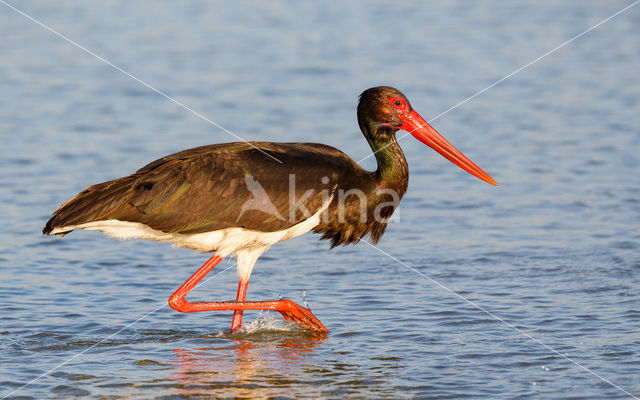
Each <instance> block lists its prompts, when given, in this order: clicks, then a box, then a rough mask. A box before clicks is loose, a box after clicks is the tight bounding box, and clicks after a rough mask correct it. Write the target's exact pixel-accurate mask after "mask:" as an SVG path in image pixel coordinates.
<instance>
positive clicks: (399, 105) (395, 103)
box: [389, 97, 409, 112]
mask: <svg viewBox="0 0 640 400" xmlns="http://www.w3.org/2000/svg"><path fill="white" fill-rule="evenodd" d="M389 104H391V107H393V108H395V109H396V110H398V111H402V112H405V111H408V110H409V105H408V104H407V102H406V100H405V99H403V98H402V97H389Z"/></svg>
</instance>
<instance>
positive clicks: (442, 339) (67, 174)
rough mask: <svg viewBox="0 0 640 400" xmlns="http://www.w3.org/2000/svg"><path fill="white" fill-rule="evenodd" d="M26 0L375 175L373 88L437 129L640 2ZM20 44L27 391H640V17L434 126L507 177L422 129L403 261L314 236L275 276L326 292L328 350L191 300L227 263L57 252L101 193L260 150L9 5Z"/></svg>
mask: <svg viewBox="0 0 640 400" xmlns="http://www.w3.org/2000/svg"><path fill="white" fill-rule="evenodd" d="M13 3H15V5H16V6H17V7H19V8H20V9H21V10H23V11H24V12H26V13H28V14H29V15H31V16H33V17H34V18H36V19H38V20H40V21H42V22H43V23H45V24H47V25H49V26H51V28H53V29H55V30H57V31H59V32H60V33H62V34H64V35H66V36H68V37H69V38H70V39H71V40H74V41H77V42H78V43H79V44H81V45H82V46H85V47H86V48H87V49H90V50H91V51H94V52H95V53H96V54H98V55H99V56H101V57H104V58H105V59H107V60H109V61H110V62H112V63H114V64H115V65H117V66H119V67H120V68H122V69H124V70H126V71H127V72H129V73H130V74H132V75H134V76H136V77H139V78H140V79H142V80H144V81H145V82H148V83H149V84H150V85H152V86H154V87H156V88H158V89H160V90H162V91H164V92H165V93H167V94H168V95H170V96H172V97H174V98H176V99H177V100H179V101H181V102H183V103H184V104H186V105H187V106H188V107H191V108H192V109H193V110H196V111H198V112H200V113H202V114H203V115H205V116H207V117H208V118H210V119H211V120H212V121H214V122H216V123H218V124H220V125H222V126H224V127H225V128H227V129H229V130H230V131H232V132H235V133H236V134H238V135H240V136H241V137H243V138H245V139H248V140H274V141H317V142H323V143H327V144H330V145H333V146H336V147H339V148H341V149H343V150H344V151H345V152H347V153H348V154H349V155H351V156H352V157H353V158H354V159H355V160H360V159H362V158H363V157H365V156H366V155H367V154H369V150H368V147H367V145H366V142H365V141H364V139H363V138H362V137H361V135H360V133H359V131H358V129H357V124H356V121H355V109H354V108H355V102H356V98H357V95H358V94H359V93H360V92H361V91H362V90H363V89H365V88H367V87H370V86H374V85H380V84H391V85H393V86H396V87H398V88H400V89H401V90H403V91H404V92H405V94H407V96H408V97H409V98H410V99H411V101H412V104H413V106H414V107H415V108H416V109H417V110H418V111H420V112H421V113H422V115H423V116H424V117H425V118H426V119H430V118H433V117H435V116H437V115H439V114H440V113H441V112H443V111H445V110H447V109H448V108H450V107H452V106H453V105H455V104H457V103H459V102H460V101H462V100H464V99H466V98H468V97H469V96H471V95H473V94H474V93H476V92H478V91H479V90H481V89H483V88H485V87H487V86H489V85H490V84H491V83H493V82H495V81H496V80H498V79H501V78H503V77H504V76H506V75H508V74H510V73H512V72H513V71H515V70H516V69H517V68H519V67H521V66H523V65H526V64H527V63H529V62H531V61H533V60H534V59H536V58H537V57H539V56H541V55H542V54H544V53H546V52H547V51H549V50H551V49H553V48H555V47H556V46H558V45H560V44H561V43H563V42H565V41H566V40H568V39H570V38H571V37H573V36H575V35H578V34H579V33H581V32H583V31H584V30H586V29H587V28H589V27H591V26H593V25H595V24H596V23H598V22H600V21H602V20H603V19H605V18H607V17H609V16H610V15H612V14H614V13H615V12H617V11H619V10H621V9H622V8H624V7H625V6H626V5H628V4H631V2H629V1H627V2H625V1H610V2H600V1H583V2H572V3H566V4H562V3H559V2H552V1H542V2H541V1H535V2H534V1H530V2H518V3H504V2H482V3H469V2H465V1H457V2H447V3H446V4H445V5H436V4H433V5H431V6H428V7H427V6H425V5H424V4H423V2H408V3H407V2H402V3H398V4H395V3H394V4H392V3H389V2H370V3H368V4H367V5H366V6H365V5H363V4H359V3H355V2H329V3H326V2H323V3H318V4H317V5H311V4H293V3H289V2H265V3H250V4H238V5H231V4H230V3H228V2H227V3H218V4H215V3H209V2H189V3H182V2H177V3H176V2H135V3H130V2H124V1H122V2H108V3H104V4H98V3H85V2H78V1H63V2H45V1H22V2H13ZM0 34H1V36H2V40H1V41H0V54H1V57H0V135H1V138H2V141H1V145H0V146H1V149H2V157H1V158H0V218H1V220H0V221H1V222H2V227H3V229H2V231H1V232H0V396H7V395H10V398H16V399H17V398H25V399H26V398H37V399H39V398H64V399H68V398H75V397H83V396H88V397H90V398H105V399H106V398H135V399H144V398H172V399H173V398H191V397H194V398H195V397H205V398H207V397H208V398H225V397H226V398H231V397H233V398H269V397H273V398H344V397H348V398H372V397H376V398H380V397H382V398H424V399H427V398H438V399H442V398H455V399H459V398H533V399H548V398H576V399H577V398H580V399H586V398H589V399H604V398H607V399H614V398H630V395H629V394H635V395H636V396H640V379H639V378H638V377H639V376H640V298H639V289H640V252H639V249H640V231H639V229H638V228H639V226H640V179H639V178H638V167H639V163H638V154H639V151H640V135H639V132H640V124H639V122H640V119H639V118H638V115H639V114H638V111H639V109H640V102H639V98H640V78H639V76H638V72H637V71H640V46H638V43H640V5H639V6H635V7H632V8H631V9H629V10H628V11H626V12H624V13H622V14H620V15H619V16H617V17H615V18H613V19H611V20H610V21H608V22H606V23H604V24H603V25H601V26H600V27H598V28H597V29H595V30H593V31H592V32H589V33H588V34H585V35H584V36H582V37H581V38H579V39H577V40H576V41H575V42H573V43H571V44H569V45H567V46H566V47H563V48H562V49H560V50H558V51H556V52H554V53H553V54H551V55H549V56H547V57H545V58H543V59H542V60H540V61H538V62H536V63H535V64H533V65H531V66H530V67H528V68H526V69H524V70H522V71H521V72H519V73H518V74H516V75H514V76H513V77H511V78H509V79H507V80H505V81H504V82H502V83H500V84H499V85H496V86H495V87H493V88H491V89H490V90H487V91H486V92H484V93H483V94H481V95H480V96H478V97H476V98H474V99H473V100H471V101H469V102H468V103H466V104H464V105H462V106H460V107H458V108H456V109H454V110H452V111H450V112H448V113H447V114H445V115H443V116H441V117H439V118H438V119H437V120H436V121H433V124H434V126H435V127H436V128H437V129H438V130H439V131H440V132H441V133H443V134H444V135H445V136H446V137H448V138H449V139H450V140H451V141H452V142H453V143H454V144H456V145H457V146H458V147H459V148H460V149H461V150H462V151H463V152H465V153H466V154H467V155H468V156H469V157H470V158H471V159H472V160H474V161H475V162H477V163H478V164H479V165H480V166H481V167H483V168H484V169H485V170H487V171H488V172H489V173H490V174H491V175H492V176H494V177H495V178H496V180H497V181H498V182H499V183H500V186H499V187H497V188H495V187H491V186H490V185H487V184H485V183H483V182H481V181H479V180H477V179H475V178H473V177H471V176H469V175H467V174H465V173H463V172H462V171H460V170H459V169H458V168H456V167H454V166H452V165H451V164H450V163H448V162H447V161H446V160H444V159H442V158H441V157H439V156H438V155H437V154H435V153H434V152H432V151H431V150H430V149H428V148H426V147H424V146H423V145H422V144H420V143H418V142H416V141H415V140H413V139H412V138H407V139H403V140H402V142H401V143H402V145H403V148H404V149H405V152H406V154H407V158H408V161H409V165H410V169H411V183H410V188H409V192H408V193H407V195H406V197H405V199H404V200H403V203H402V205H401V208H400V210H399V213H398V218H397V219H396V221H395V222H394V223H392V224H391V226H390V228H389V229H388V231H387V234H386V236H385V237H384V239H383V240H382V241H381V242H380V244H379V245H378V246H377V248H374V247H372V246H370V245H368V244H366V243H361V244H359V245H358V246H352V247H347V248H340V249H336V250H333V251H328V245H327V243H325V242H320V241H318V240H317V239H318V237H317V236H314V235H311V234H308V235H305V236H303V237H299V238H296V239H293V240H290V241H288V242H285V243H282V244H280V245H278V246H276V247H274V248H273V249H272V250H271V251H269V252H268V253H267V254H266V255H265V256H263V257H262V258H261V259H260V260H259V262H258V264H257V265H256V268H255V270H254V273H253V275H252V280H251V285H250V287H249V299H269V298H278V296H280V295H283V296H285V297H287V298H291V299H293V300H295V301H300V302H301V301H302V296H303V290H304V289H306V297H307V299H308V301H309V302H310V304H311V307H312V309H313V311H314V313H315V314H316V315H317V316H318V317H319V318H320V319H321V320H322V321H323V323H324V324H325V325H326V326H327V327H328V328H329V329H330V330H331V332H330V333H329V334H328V335H326V336H314V335H309V334H307V333H305V332H304V331H301V330H296V329H292V328H290V327H288V326H286V325H285V324H283V323H282V321H281V320H280V318H279V316H277V315H275V314H269V313H267V314H264V315H260V316H259V315H258V314H257V313H247V317H246V319H245V322H246V323H247V324H248V325H247V327H246V330H245V332H244V333H240V334H236V335H230V334H227V333H224V332H226V330H227V329H228V328H229V325H230V322H231V315H230V314H229V313H193V314H188V315H187V314H180V313H177V312H175V311H173V310H171V309H170V308H169V307H168V306H167V304H166V299H167V298H168V296H169V295H170V294H171V293H172V292H173V291H174V290H175V289H176V288H177V287H178V286H179V285H180V284H181V283H182V282H183V281H184V280H185V279H186V278H187V277H188V276H189V275H190V274H191V273H192V272H193V271H195V270H196V269H197V268H198V266H200V265H201V264H202V263H203V262H204V261H205V260H206V258H207V256H206V255H201V254H197V253H194V252H190V251H188V250H177V249H172V248H171V247H169V246H167V245H163V244H157V243H149V242H142V241H129V242H118V241H114V240H110V239H107V238H104V237H102V236H101V235H100V234H97V233H92V232H74V233H73V234H71V235H69V236H67V237H65V238H63V239H60V238H51V237H44V236H42V235H40V230H41V229H42V226H43V225H44V223H45V221H46V220H47V218H48V216H49V214H50V213H51V212H52V211H53V209H55V208H56V207H57V206H58V205H59V204H60V203H61V202H63V201H64V200H66V199H67V198H69V197H70V196H71V195H73V194H75V193H77V192H78V191H79V190H81V189H83V188H84V187H86V186H88V185H90V184H92V183H96V182H99V181H103V180H107V179H111V178H114V177H118V176H122V175H125V174H127V173H130V172H131V171H134V170H135V169H137V168H138V167H140V166H141V165H144V164H145V163H147V162H149V161H151V160H153V159H155V158H157V157H160V156H163V155H165V154H169V153H171V152H174V151H177V150H180V149H184V148H189V147H193V146H197V145H201V144H207V143H216V142H225V141H232V140H235V139H234V138H233V137H232V136H230V135H229V134H228V133H225V132H224V131H222V130H220V129H219V128H216V127H214V126H212V125H210V124H208V123H207V122H205V121H203V120H202V119H200V118H198V117H197V116H195V115H194V114H192V113H190V112H189V111H187V110H185V109H183V108H181V107H179V106H178V105H176V104H175V103H172V102H171V101H169V100H167V99H166V98H164V97H162V96H160V95H158V94H157V93H155V92H153V91H152V90H150V89H148V88H146V87H144V86H143V85H141V84H140V83H138V82H136V81H135V80H133V79H131V78H130V77H128V76H126V75H124V74H123V73H121V72H119V71H117V70H114V69H113V68H112V67H110V66H108V65H106V64H105V63H103V62H101V61H100V60H98V59H96V58H95V57H93V56H91V55H88V54H87V53H85V52H83V51H82V50H80V49H78V48H77V47H75V46H73V45H71V44H70V43H68V42H66V41H64V40H63V39H61V38H60V37H57V36H55V35H53V34H52V33H51V32H48V31H46V30H45V29H43V28H42V27H41V26H38V25H37V24H35V23H34V22H32V21H30V20H28V19H27V18H26V17H24V16H22V15H20V14H17V13H16V12H15V11H13V10H11V9H10V8H8V7H7V6H6V5H4V4H0ZM361 163H362V165H364V166H366V167H368V168H374V167H375V166H374V161H373V160H372V159H371V158H369V159H366V160H363V161H362V162H361ZM216 274H218V275H216ZM210 276H211V277H213V279H211V280H210V281H208V282H207V283H206V284H205V285H202V287H199V288H197V289H196V290H195V291H194V295H193V298H194V299H195V298H199V299H207V300H208V299H211V300H217V299H231V298H233V297H234V296H235V290H236V286H237V278H236V275H235V267H234V266H233V263H232V262H230V261H228V262H227V261H225V262H223V263H221V265H219V266H218V267H217V268H216V269H215V270H214V271H213V272H212V273H211V275H210ZM445 288H446V289H445ZM465 299H466V300H465ZM483 310H484V311H483ZM499 319H501V320H502V321H501V320H499ZM542 343H544V345H543V344H542ZM545 345H546V346H548V347H546V346H545ZM563 356H564V357H568V358H570V359H571V360H573V361H574V362H575V363H574V362H572V361H569V360H568V359H566V358H564V357H563ZM577 364H580V365H581V366H582V367H581V366H579V365H577ZM583 367H584V368H583ZM52 369H53V370H52ZM586 369H589V370H591V371H592V372H593V373H590V372H588V371H587V370H586ZM595 374H597V375H599V376H600V377H601V378H599V377H597V376H596V375H595ZM605 380H607V381H609V382H610V383H607V382H606V381H605ZM29 382H32V383H30V384H28V385H26V386H24V385H25V384H27V383H29ZM18 389H19V390H18ZM16 390H18V391H17V392H16ZM625 391H626V393H625Z"/></svg>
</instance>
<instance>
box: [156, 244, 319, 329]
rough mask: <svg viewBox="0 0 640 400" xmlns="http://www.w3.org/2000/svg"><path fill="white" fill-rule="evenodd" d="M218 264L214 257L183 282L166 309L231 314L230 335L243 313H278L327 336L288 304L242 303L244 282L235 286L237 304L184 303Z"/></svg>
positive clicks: (312, 318)
mask: <svg viewBox="0 0 640 400" xmlns="http://www.w3.org/2000/svg"><path fill="white" fill-rule="evenodd" d="M220 260H222V257H220V256H218V255H214V256H213V257H211V258H210V259H209V260H208V261H207V262H206V263H204V265H203V266H202V267H200V269H198V270H197V271H196V273H195V274H193V275H192V276H191V277H190V278H189V279H187V281H186V282H185V283H183V284H182V286H180V287H179V288H178V290H176V291H175V293H173V294H172V295H171V297H169V306H171V308H173V309H174V310H176V311H180V312H194V311H219V310H234V311H236V313H234V316H233V323H232V325H231V332H234V331H235V330H237V329H238V328H240V325H241V323H242V311H243V310H272V311H278V312H279V313H280V314H282V316H283V317H284V318H285V319H287V320H292V321H294V322H297V323H298V324H300V325H302V326H304V327H305V328H308V329H311V330H315V331H318V332H329V330H328V329H327V328H325V326H324V325H322V323H321V322H320V321H319V320H318V319H317V318H316V317H315V316H314V315H313V313H312V312H311V311H310V310H309V309H307V308H304V307H301V306H299V305H298V304H296V303H294V302H292V301H291V300H272V301H244V299H245V297H246V294H247V286H248V285H249V281H248V280H247V281H246V282H242V281H241V282H240V284H239V286H238V296H237V300H238V301H225V302H198V303H190V302H188V301H187V300H185V297H186V296H187V294H188V293H189V292H190V291H191V289H193V288H194V287H195V286H196V285H197V284H198V282H200V281H201V280H202V278H204V277H205V275H207V274H208V273H209V272H210V271H211V270H212V269H213V267H215V266H216V265H218V263H219V262H220Z"/></svg>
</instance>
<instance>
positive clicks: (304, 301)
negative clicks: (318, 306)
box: [302, 289, 311, 310]
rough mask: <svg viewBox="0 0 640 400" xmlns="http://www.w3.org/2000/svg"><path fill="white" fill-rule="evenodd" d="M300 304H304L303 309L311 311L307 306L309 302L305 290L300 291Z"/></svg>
mask: <svg viewBox="0 0 640 400" xmlns="http://www.w3.org/2000/svg"><path fill="white" fill-rule="evenodd" d="M302 302H303V303H304V306H305V308H307V309H309V310H310V309H311V306H310V305H309V300H307V289H302Z"/></svg>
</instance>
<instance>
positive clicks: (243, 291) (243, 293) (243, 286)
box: [231, 280, 249, 332]
mask: <svg viewBox="0 0 640 400" xmlns="http://www.w3.org/2000/svg"><path fill="white" fill-rule="evenodd" d="M248 286H249V280H246V281H240V283H239V284H238V295H237V296H236V303H239V302H244V300H245V299H246V298H247V287H248ZM241 326H242V310H236V311H235V312H234V313H233V321H232V322H231V332H235V331H237V330H238V329H240V327H241Z"/></svg>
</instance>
